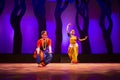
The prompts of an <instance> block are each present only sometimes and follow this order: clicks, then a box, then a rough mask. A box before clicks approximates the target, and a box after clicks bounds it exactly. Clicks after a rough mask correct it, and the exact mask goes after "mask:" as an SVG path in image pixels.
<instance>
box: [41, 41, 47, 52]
mask: <svg viewBox="0 0 120 80" xmlns="http://www.w3.org/2000/svg"><path fill="white" fill-rule="evenodd" d="M46 46H47V40H46V39H43V41H42V47H43V50H46Z"/></svg>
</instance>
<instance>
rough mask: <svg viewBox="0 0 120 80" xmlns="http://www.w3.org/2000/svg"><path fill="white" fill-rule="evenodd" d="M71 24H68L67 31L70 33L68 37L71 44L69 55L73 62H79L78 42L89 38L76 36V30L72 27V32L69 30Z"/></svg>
mask: <svg viewBox="0 0 120 80" xmlns="http://www.w3.org/2000/svg"><path fill="white" fill-rule="evenodd" d="M70 26H71V23H69V24H68V25H67V28H66V32H67V34H68V37H70V45H69V47H68V56H69V58H70V60H71V63H78V60H77V56H78V43H77V40H79V41H84V40H86V39H87V36H85V38H83V39H80V38H77V36H75V31H74V29H72V30H71V31H70V32H69V31H68V29H69V27H70Z"/></svg>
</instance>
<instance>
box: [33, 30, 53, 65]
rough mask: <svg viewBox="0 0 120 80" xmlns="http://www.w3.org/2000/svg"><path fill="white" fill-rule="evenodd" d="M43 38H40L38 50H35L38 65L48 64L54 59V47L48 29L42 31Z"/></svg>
mask: <svg viewBox="0 0 120 80" xmlns="http://www.w3.org/2000/svg"><path fill="white" fill-rule="evenodd" d="M41 36H42V38H40V39H39V40H38V43H37V48H36V51H35V52H34V55H33V56H34V58H36V62H37V63H38V67H40V66H46V65H47V64H48V63H50V62H51V60H52V47H51V39H49V38H48V36H47V31H42V32H41Z"/></svg>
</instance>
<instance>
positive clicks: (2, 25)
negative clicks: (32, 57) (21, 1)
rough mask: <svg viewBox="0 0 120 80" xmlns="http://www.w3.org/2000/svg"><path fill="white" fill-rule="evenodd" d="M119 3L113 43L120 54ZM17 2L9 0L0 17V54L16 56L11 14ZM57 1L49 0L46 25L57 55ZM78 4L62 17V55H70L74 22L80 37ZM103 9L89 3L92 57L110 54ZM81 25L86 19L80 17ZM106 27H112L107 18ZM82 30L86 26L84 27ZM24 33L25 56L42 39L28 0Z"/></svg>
mask: <svg viewBox="0 0 120 80" xmlns="http://www.w3.org/2000/svg"><path fill="white" fill-rule="evenodd" d="M118 5H119V4H118V3H117V1H116V0H115V1H114V0H113V6H112V16H111V17H112V20H113V29H112V35H111V39H112V44H113V52H114V53H120V16H119V12H118V11H119V8H118ZM13 6H14V0H6V4H5V7H4V10H3V12H2V14H1V15H0V54H2V53H6V54H8V53H9V54H12V48H13V35H14V33H13V29H12V27H11V24H10V14H11V12H12V10H13ZM55 6H56V2H55V0H47V1H46V24H47V31H48V36H49V37H50V38H51V39H52V47H53V52H54V46H55V37H56V36H55V29H56V23H55V18H54V10H55ZM75 14H76V9H75V3H71V4H69V5H68V7H67V8H66V10H65V11H64V12H63V14H62V16H61V18H62V22H63V42H62V53H63V54H67V48H68V45H69V38H68V36H67V34H66V32H65V28H66V25H67V24H68V23H69V22H71V23H72V26H71V28H70V29H72V28H73V29H75V31H76V35H77V36H78V37H80V36H79V34H78V31H77V29H76V27H75V26H76V25H75ZM99 17H100V8H99V5H98V4H97V2H96V1H95V0H90V4H89V18H90V19H89V20H90V23H89V35H88V37H89V38H90V46H91V50H92V54H102V53H107V50H106V46H105V41H104V39H103V36H102V31H101V29H100V26H99ZM79 21H80V22H79V24H80V26H83V20H82V18H81V17H79ZM105 23H106V26H107V25H108V22H107V19H106V20H105ZM81 28H82V27H81ZM106 28H107V27H106ZM21 31H22V37H23V38H22V54H33V52H34V50H35V48H36V45H37V40H38V23H37V19H36V17H35V15H34V12H33V7H32V1H31V0H26V12H25V15H24V16H23V18H22V21H21ZM78 43H79V53H81V43H80V42H78Z"/></svg>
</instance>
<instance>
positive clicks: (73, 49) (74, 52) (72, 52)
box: [68, 36, 78, 63]
mask: <svg viewBox="0 0 120 80" xmlns="http://www.w3.org/2000/svg"><path fill="white" fill-rule="evenodd" d="M76 41H77V37H76V36H70V45H69V48H68V55H69V58H70V59H71V63H77V62H78V61H77V56H78V44H77V42H76Z"/></svg>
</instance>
